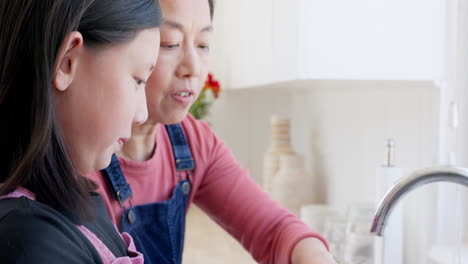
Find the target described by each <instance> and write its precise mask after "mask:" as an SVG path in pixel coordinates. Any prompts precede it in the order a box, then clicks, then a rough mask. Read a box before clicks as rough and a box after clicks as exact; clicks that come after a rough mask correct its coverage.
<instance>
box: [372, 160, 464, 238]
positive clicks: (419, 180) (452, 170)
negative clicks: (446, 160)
mask: <svg viewBox="0 0 468 264" xmlns="http://www.w3.org/2000/svg"><path fill="white" fill-rule="evenodd" d="M431 182H453V183H458V184H461V185H465V186H466V187H468V168H461V167H452V166H445V167H433V168H428V169H423V170H418V171H415V172H413V173H412V174H411V175H410V176H408V177H406V178H403V179H401V180H400V181H399V182H397V183H396V184H395V185H394V186H393V187H392V188H391V189H390V190H389V191H388V192H387V193H386V194H385V196H384V198H383V199H382V201H381V202H380V205H379V208H378V209H377V212H376V214H375V217H374V222H373V223H372V227H371V230H370V232H371V233H372V234H374V235H376V236H382V234H383V230H384V227H385V223H386V221H387V218H388V217H389V215H390V213H391V211H392V209H393V207H394V206H395V205H396V203H397V202H398V201H399V200H400V199H401V198H402V197H403V196H405V195H406V194H407V193H408V192H410V191H411V190H413V189H416V188H417V187H419V186H421V185H425V184H427V183H431Z"/></svg>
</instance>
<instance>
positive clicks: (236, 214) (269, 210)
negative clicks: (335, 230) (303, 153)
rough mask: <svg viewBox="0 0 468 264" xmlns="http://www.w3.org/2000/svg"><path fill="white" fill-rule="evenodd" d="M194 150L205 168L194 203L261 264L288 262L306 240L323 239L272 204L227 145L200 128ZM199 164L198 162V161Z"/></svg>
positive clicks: (275, 204) (210, 132) (291, 215)
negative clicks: (198, 141) (196, 147)
mask: <svg viewBox="0 0 468 264" xmlns="http://www.w3.org/2000/svg"><path fill="white" fill-rule="evenodd" d="M199 133H200V135H202V136H200V137H199V140H200V142H202V145H203V146H200V147H199V148H198V150H199V151H200V153H199V155H200V156H202V162H205V164H203V165H204V167H205V168H206V170H205V172H204V174H203V178H202V179H201V182H200V184H199V186H198V189H197V193H196V194H195V197H194V202H195V203H196V204H197V205H198V206H199V207H200V208H201V209H202V210H204V211H205V212H206V213H207V214H208V215H209V216H210V217H211V218H212V219H213V220H214V221H215V222H217V223H218V224H219V225H220V226H222V227H223V228H224V229H225V230H226V231H227V232H229V233H230V234H231V235H232V236H233V237H235V238H236V239H237V240H238V241H239V242H240V243H241V244H242V245H243V247H244V248H245V249H247V250H248V251H249V252H250V254H251V255H252V256H253V258H254V259H255V260H256V261H257V262H259V263H265V264H273V263H290V259H291V254H292V250H293V249H294V246H295V245H296V244H297V243H298V242H299V241H300V240H302V239H304V238H306V237H315V238H318V239H320V240H321V241H323V243H324V244H325V246H326V247H327V248H328V244H327V242H326V241H325V239H324V238H323V237H322V236H321V235H319V234H318V233H316V232H314V231H312V230H310V229H309V228H308V227H307V226H306V225H305V224H304V223H302V222H301V221H300V220H299V219H298V218H297V217H295V216H294V215H293V214H291V213H289V212H288V211H287V210H286V209H284V208H282V207H281V206H280V205H279V204H278V203H277V202H275V201H274V200H272V199H271V198H270V197H269V195H268V194H267V193H265V192H264V191H263V190H262V189H261V188H260V186H258V185H257V184H256V183H255V182H254V181H253V180H252V178H251V177H250V175H249V172H248V171H247V170H246V169H244V168H242V166H241V165H240V164H239V163H238V162H237V161H236V159H235V158H234V156H233V154H232V152H231V151H230V150H229V149H228V148H227V146H226V145H225V144H224V143H223V142H222V141H221V140H220V139H219V138H218V137H217V136H216V135H215V134H214V133H213V132H212V131H211V129H210V128H209V127H201V131H199ZM196 162H197V164H198V162H199V160H197V161H196Z"/></svg>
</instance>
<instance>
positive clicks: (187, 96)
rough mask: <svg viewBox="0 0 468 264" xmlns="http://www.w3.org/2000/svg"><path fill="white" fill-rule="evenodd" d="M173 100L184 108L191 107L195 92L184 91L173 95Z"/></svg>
mask: <svg viewBox="0 0 468 264" xmlns="http://www.w3.org/2000/svg"><path fill="white" fill-rule="evenodd" d="M172 98H173V99H174V101H176V102H177V103H179V104H181V105H183V106H184V107H189V106H190V104H192V102H193V92H191V91H183V92H177V93H174V94H172Z"/></svg>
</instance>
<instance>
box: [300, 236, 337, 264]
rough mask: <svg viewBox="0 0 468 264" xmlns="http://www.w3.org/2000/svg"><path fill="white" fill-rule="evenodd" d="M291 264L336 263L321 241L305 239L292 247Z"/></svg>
mask: <svg viewBox="0 0 468 264" xmlns="http://www.w3.org/2000/svg"><path fill="white" fill-rule="evenodd" d="M291 264H336V262H335V261H334V260H333V257H332V256H331V254H330V252H328V250H327V248H326V247H325V246H324V244H323V242H322V241H320V240H318V239H316V238H305V239H303V240H301V241H299V243H297V244H296V246H295V247H294V249H293V252H292V255H291Z"/></svg>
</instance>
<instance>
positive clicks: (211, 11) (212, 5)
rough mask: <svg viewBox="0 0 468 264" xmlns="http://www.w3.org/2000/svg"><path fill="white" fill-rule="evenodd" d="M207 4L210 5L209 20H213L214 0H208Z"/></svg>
mask: <svg viewBox="0 0 468 264" xmlns="http://www.w3.org/2000/svg"><path fill="white" fill-rule="evenodd" d="M208 4H209V5H210V16H211V20H213V16H214V9H215V5H214V0H208Z"/></svg>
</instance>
